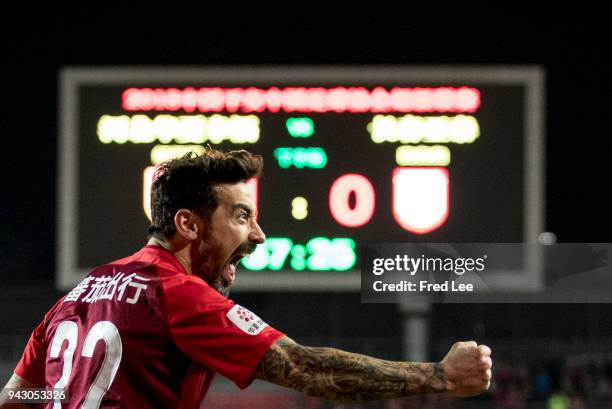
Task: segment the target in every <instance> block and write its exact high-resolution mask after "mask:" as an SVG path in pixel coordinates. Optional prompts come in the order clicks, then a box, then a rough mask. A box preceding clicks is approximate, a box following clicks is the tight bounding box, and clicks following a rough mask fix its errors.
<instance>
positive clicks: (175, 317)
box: [163, 276, 284, 389]
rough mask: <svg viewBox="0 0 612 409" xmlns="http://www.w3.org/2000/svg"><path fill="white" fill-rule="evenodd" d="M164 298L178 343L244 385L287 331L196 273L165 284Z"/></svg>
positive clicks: (216, 370)
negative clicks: (228, 297)
mask: <svg viewBox="0 0 612 409" xmlns="http://www.w3.org/2000/svg"><path fill="white" fill-rule="evenodd" d="M163 298H164V302H165V310H166V315H167V323H168V327H169V329H170V333H171V335H172V338H173V340H174V342H175V343H176V345H177V346H178V347H179V348H180V349H181V350H182V351H183V352H185V353H186V354H187V355H189V356H190V357H191V358H192V359H194V360H196V361H198V362H199V363H201V364H202V365H204V366H206V367H208V368H209V369H211V370H213V371H215V372H218V373H220V374H221V375H223V376H225V377H226V378H228V379H230V380H231V381H232V382H234V383H235V384H236V385H237V386H238V387H239V388H241V389H243V388H246V387H247V386H248V385H249V384H250V383H251V382H252V380H253V374H254V372H255V369H256V368H257V365H258V364H259V362H260V361H261V359H262V358H263V356H264V354H265V353H266V352H267V351H268V349H269V348H270V346H271V345H272V344H273V343H274V342H275V341H276V340H277V339H278V338H280V337H282V336H283V335H284V334H283V333H281V332H279V331H277V330H275V329H274V328H272V327H270V326H269V325H268V324H266V323H265V322H264V321H262V320H261V319H260V318H259V317H257V316H256V315H255V314H253V313H252V312H251V311H249V310H247V309H246V308H244V307H241V306H239V305H237V304H234V303H233V302H232V301H230V300H228V299H227V298H225V297H223V296H221V295H220V294H219V293H218V292H217V291H215V290H214V289H212V288H211V287H209V286H208V285H207V284H206V283H205V282H204V281H202V280H201V279H200V278H198V277H194V276H179V277H173V278H172V280H171V282H166V283H165V285H164V286H163Z"/></svg>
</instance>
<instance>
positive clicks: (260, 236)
mask: <svg viewBox="0 0 612 409" xmlns="http://www.w3.org/2000/svg"><path fill="white" fill-rule="evenodd" d="M249 241H251V242H253V243H257V244H262V243H263V242H264V241H266V234H265V233H264V232H263V230H262V229H261V227H259V224H258V223H257V222H256V221H253V225H252V227H251V232H250V234H249Z"/></svg>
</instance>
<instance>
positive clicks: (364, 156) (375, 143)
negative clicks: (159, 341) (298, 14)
mask: <svg viewBox="0 0 612 409" xmlns="http://www.w3.org/2000/svg"><path fill="white" fill-rule="evenodd" d="M60 94H61V101H60V118H61V121H60V145H59V147H60V149H59V159H58V160H59V163H58V169H59V171H60V181H59V195H58V197H59V206H58V224H57V225H58V257H57V260H58V266H57V282H58V286H59V287H61V288H67V287H70V286H71V285H73V284H74V283H75V282H77V281H78V280H79V278H80V277H81V276H82V274H83V273H85V272H87V271H88V270H90V269H92V268H93V267H95V266H97V265H100V264H103V263H105V262H107V261H110V260H113V259H117V258H120V257H123V256H126V255H128V254H131V253H132V252H134V251H136V250H137V249H139V248H140V247H141V246H142V245H143V244H144V243H145V241H146V233H147V227H148V225H149V223H150V199H149V195H150V183H151V178H152V174H153V172H154V170H155V166H156V165H157V164H159V163H160V162H163V161H165V160H168V159H170V158H172V157H176V156H179V155H183V154H185V153H186V152H189V151H194V152H203V151H205V149H206V148H207V147H208V146H212V147H216V148H220V149H224V150H229V149H246V150H249V151H251V152H254V153H258V154H261V155H263V157H264V161H265V166H264V174H263V175H262V177H260V178H259V179H256V180H252V181H250V182H249V188H250V189H251V191H252V193H253V196H254V198H255V200H256V204H257V206H258V208H259V216H258V218H259V219H258V221H259V224H260V225H261V226H262V228H263V230H264V232H265V233H266V235H267V237H268V239H267V241H266V243H264V244H262V245H259V246H258V248H257V250H256V252H255V253H254V254H253V255H251V256H250V257H249V258H248V259H243V261H242V262H241V267H240V270H241V271H240V272H239V274H238V279H237V285H236V287H237V288H238V289H243V290H258V289H261V290H271V289H272V290H273V289H281V290H329V289H336V290H338V289H339V290H352V289H357V288H358V286H359V276H358V274H357V273H356V272H357V271H358V270H359V267H360V250H359V249H360V245H361V244H364V243H386V242H429V243H432V242H489V243H490V242H533V241H535V240H536V238H537V235H538V234H539V233H540V232H541V230H542V217H543V216H542V191H543V180H542V169H543V162H542V151H541V149H542V146H541V144H542V140H543V125H542V116H543V109H542V103H543V73H542V71H541V70H540V69H539V68H537V67H486V68H485V67H410V66H394V67H373V66H366V67H208V68H189V69H186V68H181V69H179V68H127V67H126V68H104V69H102V68H66V69H64V70H63V71H62V73H61V92H60Z"/></svg>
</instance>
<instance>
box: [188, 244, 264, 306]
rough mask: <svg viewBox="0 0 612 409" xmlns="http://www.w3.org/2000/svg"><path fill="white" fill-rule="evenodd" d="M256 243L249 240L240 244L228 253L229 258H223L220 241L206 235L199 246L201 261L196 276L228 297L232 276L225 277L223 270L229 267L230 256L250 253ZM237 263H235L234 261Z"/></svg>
mask: <svg viewBox="0 0 612 409" xmlns="http://www.w3.org/2000/svg"><path fill="white" fill-rule="evenodd" d="M256 247H257V243H252V242H249V241H246V242H243V243H242V244H240V245H239V246H238V247H237V248H236V250H234V252H233V253H232V254H231V255H230V259H229V260H223V259H222V258H221V257H222V249H221V245H220V243H218V242H217V241H216V240H214V239H213V238H212V237H207V238H206V240H204V241H203V243H202V247H201V250H200V251H201V253H200V254H202V256H201V260H202V261H201V263H200V269H199V272H198V276H199V277H200V278H202V279H203V280H204V281H206V283H207V284H208V285H209V286H210V287H211V288H214V289H215V290H216V291H217V292H218V293H219V294H221V295H222V296H224V297H226V298H227V297H229V294H230V290H231V287H232V284H233V281H234V277H231V279H230V278H229V277H225V274H224V273H225V271H226V270H227V269H228V268H229V264H228V263H229V262H230V261H231V257H233V256H234V255H236V254H251V253H252V252H254V251H255V248H256ZM236 264H237V263H236ZM234 267H235V266H234Z"/></svg>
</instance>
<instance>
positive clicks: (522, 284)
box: [55, 65, 545, 292]
mask: <svg viewBox="0 0 612 409" xmlns="http://www.w3.org/2000/svg"><path fill="white" fill-rule="evenodd" d="M379 80H380V81H382V80H384V82H385V83H390V82H394V81H396V82H404V83H405V82H415V83H423V82H430V83H439V82H444V83H455V82H460V83H461V85H465V86H471V85H476V84H477V85H481V86H482V85H519V86H524V87H525V101H524V108H525V109H524V112H523V120H524V124H525V133H524V137H525V140H524V145H523V146H524V152H523V154H524V172H523V186H524V192H523V242H524V243H537V241H538V235H539V234H540V233H541V232H542V231H543V227H544V205H545V202H544V196H543V192H544V191H545V182H544V150H543V146H544V138H545V136H544V135H545V127H544V114H545V111H544V94H545V73H544V70H543V69H542V68H541V67H538V66H516V65H512V66H359V67H357V66H208V67H182V68H178V67H172V66H169V67H155V68H153V67H104V68H101V67H65V68H63V69H62V70H61V71H60V73H59V84H60V87H59V91H60V93H59V94H60V95H59V106H58V109H59V113H58V116H59V144H58V148H59V149H58V154H57V155H58V156H57V161H58V185H57V197H58V206H57V219H56V221H57V237H56V274H55V277H56V287H57V288H58V289H61V290H65V289H68V288H71V287H72V286H74V285H75V284H76V283H77V282H78V281H79V280H80V279H82V277H83V275H84V274H86V273H87V272H88V271H90V269H83V268H79V267H78V263H77V256H78V211H79V209H78V193H79V192H78V169H79V157H78V143H79V135H78V132H79V131H78V128H79V118H78V113H79V88H80V87H82V86H96V85H100V86H103V85H106V86H129V85H130V84H131V83H135V82H137V83H146V84H148V85H149V86H160V87H162V86H168V84H172V83H173V82H205V83H206V84H209V85H211V86H222V85H225V84H227V83H228V82H230V83H236V82H239V83H244V84H248V85H249V86H258V85H269V84H270V83H274V82H280V83H282V82H288V83H295V82H296V81H298V82H299V83H300V84H301V85H304V86H307V85H311V84H312V85H318V86H320V85H326V84H330V85H335V84H338V83H346V82H347V81H352V82H354V83H358V84H362V83H365V84H370V83H372V82H375V81H379ZM264 227H265V226H264ZM143 244H144V243H143ZM356 250H357V251H358V249H356ZM126 255H127V254H126ZM526 263H527V267H526V268H525V270H526V271H522V272H516V271H514V272H512V274H510V275H509V274H505V273H504V274H501V273H500V274H496V275H495V277H490V278H491V280H490V281H489V282H490V283H493V284H492V285H493V287H495V288H496V289H501V290H507V291H525V290H533V289H535V288H538V287H539V285H540V283H541V271H542V268H541V263H542V260H541V257H540V254H539V252H533V253H531V254H528V255H527V259H526ZM516 274H520V276H517V275H516ZM239 275H240V277H239V278H238V280H237V282H236V285H235V286H234V288H235V289H236V290H237V291H321V292H325V291H332V292H336V291H358V290H359V288H360V282H361V280H360V274H359V271H349V272H326V273H321V272H316V273H312V272H306V271H304V272H297V271H295V272H294V271H292V272H290V273H288V272H286V271H278V272H256V273H254V274H250V273H249V274H240V273H239Z"/></svg>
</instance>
